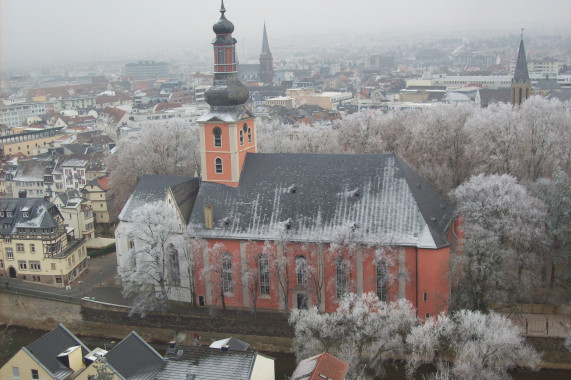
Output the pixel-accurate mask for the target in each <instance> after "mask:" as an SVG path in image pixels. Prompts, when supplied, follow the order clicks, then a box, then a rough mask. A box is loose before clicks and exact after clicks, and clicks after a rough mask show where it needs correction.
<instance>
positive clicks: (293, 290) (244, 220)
mask: <svg viewBox="0 0 571 380" xmlns="http://www.w3.org/2000/svg"><path fill="white" fill-rule="evenodd" d="M225 12H226V10H225V9H224V7H222V8H221V17H220V20H219V21H218V22H217V23H216V24H215V25H214V27H213V29H214V32H215V34H216V39H215V40H214V43H213V45H214V51H215V54H214V57H215V60H214V81H215V82H214V83H215V85H214V86H212V87H210V88H209V89H208V90H207V91H206V92H205V98H206V101H207V102H208V104H209V105H210V110H209V112H207V113H206V114H205V115H204V116H202V117H201V118H200V119H199V120H198V123H199V128H200V155H201V162H202V164H201V170H202V172H201V178H200V179H199V178H190V177H166V176H142V177H141V179H140V181H139V184H138V185H137V187H136V189H135V191H134V192H133V194H132V195H131V197H130V198H129V200H128V201H127V203H126V205H125V207H124V208H123V210H122V212H121V214H120V216H119V220H120V222H119V226H118V227H117V229H116V231H115V237H116V244H117V260H118V266H119V270H123V269H128V268H129V265H130V264H129V260H127V253H128V252H129V249H130V248H131V247H132V246H133V245H135V246H136V244H137V242H136V241H130V240H129V232H130V229H131V228H133V223H134V222H135V221H134V217H133V216H134V215H135V210H136V209H137V208H138V207H139V206H141V205H144V204H147V203H150V202H153V201H156V200H159V201H160V200H162V201H163V202H164V203H165V205H166V207H173V208H174V209H175V210H176V211H177V215H178V223H179V231H180V233H182V231H184V230H186V228H185V226H192V233H193V235H194V237H195V238H197V239H199V240H200V241H202V244H203V252H202V256H201V258H202V259H203V260H202V261H203V262H206V263H207V262H208V261H209V260H210V263H211V264H212V265H221V266H222V267H223V268H224V273H223V276H222V278H221V279H220V278H217V277H216V276H215V275H207V276H197V278H196V279H195V285H196V289H197V295H198V300H199V304H200V305H206V306H213V305H221V302H222V301H221V298H222V296H223V297H224V300H225V305H226V306H227V307H235V308H250V307H253V303H254V300H255V301H256V302H257V303H256V307H258V308H264V309H270V310H285V309H290V308H305V307H309V306H310V305H316V306H319V308H320V310H321V311H326V312H333V311H335V310H336V309H337V306H338V304H339V300H340V299H342V298H343V297H344V296H345V295H346V294H347V293H348V292H356V293H363V292H375V293H376V294H377V295H378V297H379V298H380V299H382V300H395V299H398V298H406V299H407V300H409V301H410V302H411V304H412V305H413V306H414V307H415V308H416V309H417V314H418V316H419V317H420V318H426V317H427V316H430V315H435V314H439V313H441V312H442V311H445V310H446V309H447V302H448V299H449V296H450V283H449V279H448V271H449V265H450V247H451V243H452V242H454V239H455V236H456V235H455V234H454V233H453V230H454V229H455V228H456V227H457V226H456V219H455V212H454V206H453V205H452V204H451V203H450V202H448V201H447V200H446V199H444V198H443V197H442V196H440V195H439V194H438V193H437V192H436V191H435V190H434V189H433V188H432V187H431V186H430V185H429V184H428V183H426V182H425V181H424V180H423V179H422V178H421V177H420V176H419V175H418V174H417V173H416V172H415V171H414V170H413V169H412V168H411V167H410V166H408V165H407V164H406V163H405V162H404V161H403V160H402V159H401V158H400V157H398V156H396V155H394V154H354V155H349V154H259V153H256V151H257V147H256V125H255V123H254V117H253V115H252V114H251V112H250V111H249V110H248V109H247V108H246V107H245V105H244V104H245V102H246V101H247V100H248V92H247V90H246V89H245V87H244V86H243V85H242V83H240V81H238V80H237V77H236V61H235V54H234V52H235V43H236V41H235V40H234V39H233V38H232V31H233V30H234V25H233V24H232V23H231V22H230V21H229V20H228V19H226V17H225ZM304 91H307V90H304ZM183 223H184V224H183ZM214 247H216V250H220V249H221V250H222V251H223V252H221V255H222V258H221V259H220V258H216V257H215V255H213V254H212V252H213V249H214ZM183 248H184V247H176V246H175V249H176V250H177V251H180V250H182V249H183ZM387 255H388V256H387ZM181 256H182V255H180V256H179V260H184V259H183V258H181ZM213 260H218V262H215V261H213ZM220 261H222V262H220ZM300 262H303V263H304V264H303V265H299V263H300ZM389 262H390V263H392V264H390V265H389V264H388V263H389ZM184 265H185V263H184V262H182V263H181V264H180V266H179V267H180V268H183V267H184ZM304 268H305V269H304ZM307 268H313V270H309V269H307ZM171 270H176V269H172V268H171ZM201 270H202V268H198V269H197V272H196V273H202V272H201ZM247 270H253V271H255V272H256V273H257V276H258V280H259V282H258V284H257V286H256V288H255V289H254V290H255V292H256V293H255V296H253V295H252V292H251V291H250V288H248V284H245V283H244V282H243V281H242V280H241V279H242V278H243V277H242V275H241V274H242V273H244V272H245V271H247ZM286 273H287V275H286ZM309 273H314V274H315V276H314V280H315V281H309V280H308V277H307V276H309ZM173 274H174V273H173ZM391 274H394V275H391ZM280 276H281V277H280ZM284 276H285V277H284ZM284 278H287V281H288V284H289V286H283V281H281V280H283V279H284ZM184 281H186V280H183V281H181V287H180V289H181V291H180V292H179V291H176V289H175V290H173V291H172V293H171V294H172V297H173V299H177V300H181V301H188V299H185V298H183V297H185V295H186V294H187V292H186V293H183V292H182V289H183V288H184V287H185V286H187V285H188V284H184V283H183V282H184ZM280 284H282V285H280ZM177 289H178V288H177Z"/></svg>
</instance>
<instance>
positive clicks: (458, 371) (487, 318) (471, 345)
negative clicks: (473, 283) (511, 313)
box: [406, 310, 540, 380]
mask: <svg viewBox="0 0 571 380" xmlns="http://www.w3.org/2000/svg"><path fill="white" fill-rule="evenodd" d="M406 342H407V344H408V346H409V350H410V352H409V355H408V358H409V361H408V363H407V367H408V371H409V373H412V372H414V371H415V369H416V368H417V367H418V365H419V364H422V363H434V364H436V367H437V374H436V376H435V377H436V378H439V379H463V380H471V379H506V378H509V375H508V373H507V371H508V370H510V369H512V368H515V367H516V366H518V365H526V366H529V367H531V368H532V369H536V368H537V366H538V364H539V362H540V357H539V355H538V353H537V352H536V351H535V350H534V349H533V348H532V347H530V346H528V345H526V344H525V339H524V337H523V336H522V333H521V331H520V329H519V327H517V326H515V325H514V324H513V323H512V322H511V321H510V320H509V319H508V318H506V317H505V316H502V315H500V314H496V313H494V312H491V313H489V314H483V313H481V312H479V311H469V310H461V311H458V312H456V313H455V314H454V315H453V316H452V317H448V316H446V315H444V314H441V315H439V316H438V317H431V318H429V319H428V320H426V321H425V323H424V324H421V325H418V326H415V327H414V328H412V330H411V332H410V334H409V335H408V336H407V338H406Z"/></svg>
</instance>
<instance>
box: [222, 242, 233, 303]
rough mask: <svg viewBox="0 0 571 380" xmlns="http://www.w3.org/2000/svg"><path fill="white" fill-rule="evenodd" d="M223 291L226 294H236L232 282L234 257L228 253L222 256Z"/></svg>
mask: <svg viewBox="0 0 571 380" xmlns="http://www.w3.org/2000/svg"><path fill="white" fill-rule="evenodd" d="M222 290H224V293H232V292H234V283H233V282H232V256H230V254H229V253H228V252H224V253H223V254H222Z"/></svg>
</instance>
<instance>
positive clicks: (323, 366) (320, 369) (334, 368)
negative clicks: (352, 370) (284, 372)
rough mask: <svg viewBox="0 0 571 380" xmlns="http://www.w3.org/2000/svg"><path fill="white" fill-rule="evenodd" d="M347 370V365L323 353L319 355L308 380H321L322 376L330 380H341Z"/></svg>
mask: <svg viewBox="0 0 571 380" xmlns="http://www.w3.org/2000/svg"><path fill="white" fill-rule="evenodd" d="M348 368H349V363H347V362H344V361H343V360H341V359H337V358H336V357H335V356H333V355H330V354H328V353H327V352H324V353H322V354H321V357H320V358H319V361H318V363H317V365H316V366H315V369H314V370H313V375H312V376H311V379H310V380H320V379H323V376H326V378H327V379H331V380H343V379H344V378H345V375H346V374H347V369H348ZM320 375H323V376H320Z"/></svg>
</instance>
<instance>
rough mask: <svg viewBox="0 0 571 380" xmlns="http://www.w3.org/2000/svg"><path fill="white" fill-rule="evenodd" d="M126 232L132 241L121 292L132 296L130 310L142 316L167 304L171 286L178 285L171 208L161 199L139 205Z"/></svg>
mask: <svg viewBox="0 0 571 380" xmlns="http://www.w3.org/2000/svg"><path fill="white" fill-rule="evenodd" d="M133 219H134V220H135V222H134V225H133V227H132V229H131V230H130V232H129V238H130V239H131V241H133V243H134V247H133V248H131V249H130V250H129V251H128V252H127V254H128V259H127V262H129V265H128V266H126V267H125V268H124V269H123V272H122V273H121V279H122V280H123V295H124V296H125V297H133V298H134V305H133V309H132V310H131V313H140V314H141V316H144V315H145V314H146V313H147V312H148V311H151V310H155V309H164V308H166V307H167V306H168V300H169V294H170V293H171V290H172V287H173V286H175V287H176V286H180V272H179V258H178V257H176V256H177V255H175V252H176V247H175V245H174V243H175V242H176V241H177V238H179V237H180V234H179V233H178V217H177V215H176V212H175V211H174V209H172V208H170V207H166V206H165V205H164V203H162V202H154V203H149V204H146V205H143V206H141V207H140V208H138V209H137V210H136V211H135V212H134V215H133Z"/></svg>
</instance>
